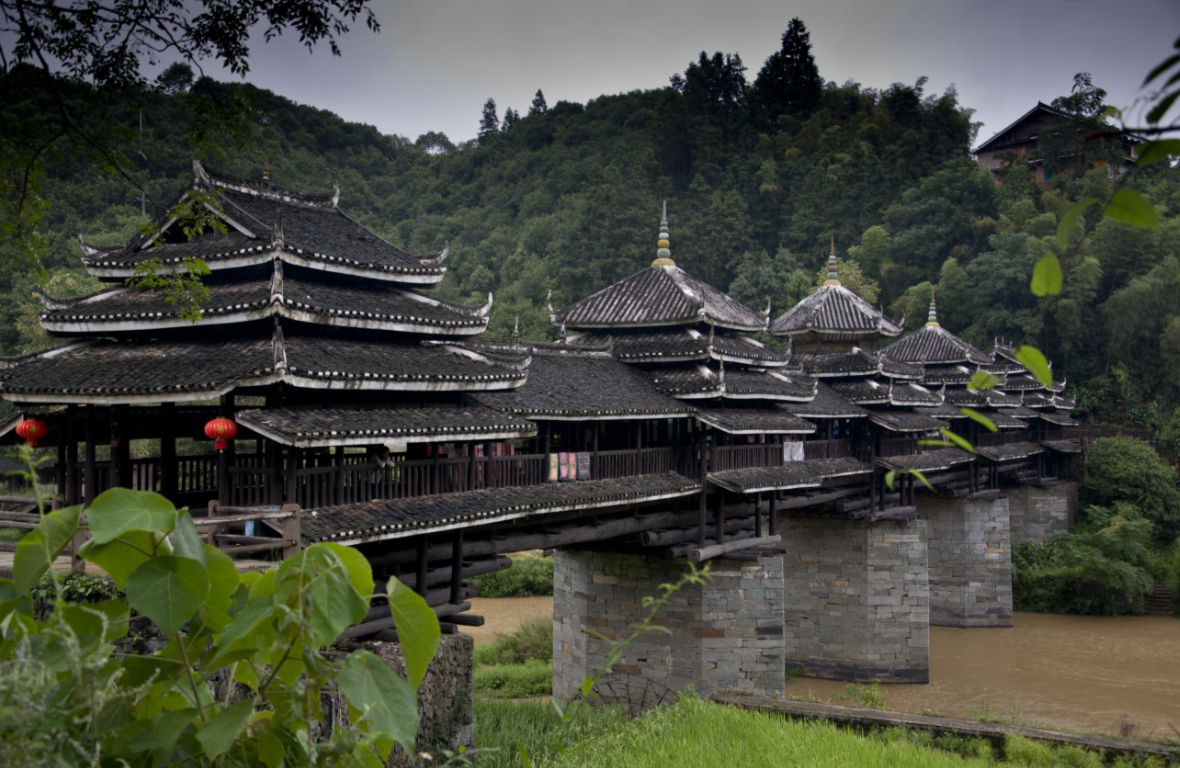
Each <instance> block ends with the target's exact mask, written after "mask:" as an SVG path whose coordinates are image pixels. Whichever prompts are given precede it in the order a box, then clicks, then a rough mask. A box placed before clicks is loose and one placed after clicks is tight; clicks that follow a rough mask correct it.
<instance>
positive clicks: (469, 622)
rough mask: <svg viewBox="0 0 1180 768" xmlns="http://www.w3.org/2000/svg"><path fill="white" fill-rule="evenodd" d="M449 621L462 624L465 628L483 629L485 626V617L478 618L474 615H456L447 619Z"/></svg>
mask: <svg viewBox="0 0 1180 768" xmlns="http://www.w3.org/2000/svg"><path fill="white" fill-rule="evenodd" d="M447 621H449V622H451V623H452V624H461V625H463V626H464V627H482V626H483V625H484V617H483V616H477V615H476V614H474V613H456V614H452V615H451V616H448V617H447Z"/></svg>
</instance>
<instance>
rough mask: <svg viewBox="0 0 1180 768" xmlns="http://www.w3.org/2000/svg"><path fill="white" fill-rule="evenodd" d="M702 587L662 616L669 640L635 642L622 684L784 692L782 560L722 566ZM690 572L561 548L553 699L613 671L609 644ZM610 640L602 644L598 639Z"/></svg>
mask: <svg viewBox="0 0 1180 768" xmlns="http://www.w3.org/2000/svg"><path fill="white" fill-rule="evenodd" d="M711 563H712V565H711V571H712V579H711V580H710V581H709V583H708V584H707V585H706V586H704V587H699V586H695V585H692V586H688V587H685V588H684V589H682V590H681V591H680V592H678V593H677V594H676V595H675V596H674V597H673V598H672V601H671V602H670V603H669V605H668V606H667V607H665V608H664V609H663V610H662V611H660V613H659V614H658V616H657V618H656V622H655V623H656V624H658V625H659V626H662V627H664V628H665V629H666V630H667V631H666V632H648V633H646V634H644V635H643V636H641V637H640V638H639V639H638V640H636V641H635V642H634V643H632V644H631V645H630V646H629V647H628V648H627V649H626V651H625V652H624V653H623V656H622V659H621V660H620V662H619V663H617V664H616V665H615V667H614V677H615V678H616V679H619V678H629V679H631V680H644V679H646V680H650V681H652V683H653V684H654V687H655V688H659V689H663V688H665V687H666V688H669V689H672V690H679V689H681V688H684V687H685V686H687V685H692V686H693V687H694V688H695V689H696V690H697V692H698V693H700V694H702V695H707V694H709V693H711V692H712V691H715V690H719V689H734V688H737V689H742V690H750V691H768V692H781V691H782V690H783V686H784V685H785V684H786V666H785V663H784V658H783V649H784V636H783V620H784V614H783V607H784V604H783V561H782V557H781V556H778V557H764V558H760V559H758V560H736V559H728V558H718V559H716V560H713V561H711ZM685 570H687V566H686V565H685V563H684V561H682V560H669V559H667V558H665V557H664V556H663V555H662V554H659V555H646V554H621V553H617V552H599V551H594V550H591V549H558V550H557V551H556V552H555V554H554V578H553V587H554V590H553V695H554V696H556V697H558V698H559V699H562V700H566V699H569V698H570V697H572V696H574V695H575V694H577V693H578V692H579V691H580V690H581V685H582V681H583V679H584V678H585V677H586V676H587V675H590V674H594V673H596V672H597V671H598V670H599V669H601V668H602V666H603V665H604V664H605V663H606V660H607V656H608V655H609V653H610V647H609V644H608V640H609V641H613V640H616V639H619V638H622V637H626V636H627V635H628V634H630V632H631V631H632V629H633V628H634V627H635V625H637V624H638V623H639V622H640V621H641V620H642V617H643V615H644V613H645V610H644V608H643V598H644V597H648V596H656V595H657V594H659V586H660V584H664V583H672V582H675V581H676V580H677V579H679V578H680V575H681V574H682V573H683V572H684V571H685ZM592 633H596V634H598V635H601V636H603V637H605V638H606V640H603V639H601V638H599V637H596V636H595V634H592Z"/></svg>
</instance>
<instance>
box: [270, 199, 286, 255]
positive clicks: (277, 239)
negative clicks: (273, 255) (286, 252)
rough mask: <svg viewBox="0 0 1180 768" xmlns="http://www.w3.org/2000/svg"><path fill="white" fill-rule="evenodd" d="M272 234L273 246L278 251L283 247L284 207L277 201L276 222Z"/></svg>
mask: <svg viewBox="0 0 1180 768" xmlns="http://www.w3.org/2000/svg"><path fill="white" fill-rule="evenodd" d="M271 231H272V234H271V238H270V239H271V246H270V247H271V248H274V249H275V250H276V251H281V250H282V249H283V245H284V243H283V207H282V206H281V205H279V204H278V203H275V222H274V227H273V228H272V230H271Z"/></svg>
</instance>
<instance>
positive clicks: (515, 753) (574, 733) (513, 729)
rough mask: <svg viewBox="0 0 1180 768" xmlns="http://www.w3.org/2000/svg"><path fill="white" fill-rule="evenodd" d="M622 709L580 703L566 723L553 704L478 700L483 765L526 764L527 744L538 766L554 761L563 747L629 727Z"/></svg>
mask: <svg viewBox="0 0 1180 768" xmlns="http://www.w3.org/2000/svg"><path fill="white" fill-rule="evenodd" d="M625 724H626V721H625V720H624V715H623V713H622V711H621V710H620V709H617V708H602V707H599V708H593V709H592V708H589V707H579V708H577V709H576V710H575V711H574V717H573V719H572V720H571V721H570V722H569V723H567V724H566V725H565V726H561V720H560V718H559V717H558V716H557V712H555V711H554V709H553V706H552V705H550V704H547V703H546V704H541V703H538V702H531V701H526V702H511V701H497V700H495V699H479V698H477V699H476V700H475V746H476V748H477V749H480V750H491V751H488V752H481V753H480V754H479V755H478V756H477V757H476V765H477V766H478V767H479V768H517V767H518V766H522V765H524V763H523V762H522V760H521V758H520V747H524V749H525V751H526V752H527V753H528V756H529V760H530V761H531V762H532V764H533V765H534V766H538V765H544V764H547V763H549V762H551V761H552V760H553V759H554V758H555V757H556V756H557V754H558V752H559V751H560V750H562V749H566V748H568V747H570V746H573V745H576V744H580V743H582V742H584V741H587V740H591V739H595V738H599V737H601V736H602V735H603V734H604V733H606V732H607V731H609V730H610V729H611V728H622V727H625Z"/></svg>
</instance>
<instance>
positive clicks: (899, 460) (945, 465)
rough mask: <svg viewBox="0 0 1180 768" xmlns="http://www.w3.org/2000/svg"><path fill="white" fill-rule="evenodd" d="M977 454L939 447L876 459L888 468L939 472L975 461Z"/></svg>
mask: <svg viewBox="0 0 1180 768" xmlns="http://www.w3.org/2000/svg"><path fill="white" fill-rule="evenodd" d="M974 460H975V456H974V455H972V454H970V453H968V452H967V451H964V450H963V449H961V448H939V449H937V450H924V451H922V452H921V453H914V454H910V455H908V456H884V457H877V458H876V459H874V461H875V462H876V463H877V464H879V465H881V466H883V467H886V468H888V469H894V470H899V471H903V472H904V471H907V470H911V469H913V470H917V471H919V472H939V471H941V470H944V469H950V468H951V467H953V466H955V465H956V464H965V463H967V462H969V461H974Z"/></svg>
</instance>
